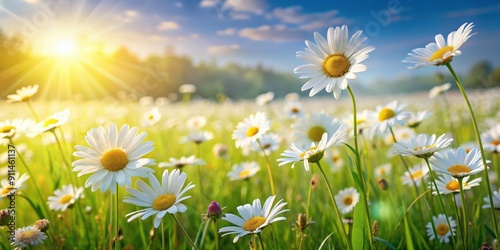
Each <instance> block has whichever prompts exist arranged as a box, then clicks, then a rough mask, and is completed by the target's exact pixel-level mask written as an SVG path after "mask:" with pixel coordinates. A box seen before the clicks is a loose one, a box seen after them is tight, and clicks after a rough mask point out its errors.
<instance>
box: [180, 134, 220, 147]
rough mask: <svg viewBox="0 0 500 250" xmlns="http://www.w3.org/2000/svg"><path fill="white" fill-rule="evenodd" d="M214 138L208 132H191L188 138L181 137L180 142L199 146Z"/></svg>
mask: <svg viewBox="0 0 500 250" xmlns="http://www.w3.org/2000/svg"><path fill="white" fill-rule="evenodd" d="M213 138H214V134H212V133H210V132H208V131H195V132H191V133H190V134H189V135H188V136H185V137H182V138H181V142H182V143H187V142H194V143H195V144H200V143H203V142H206V141H210V140H212V139H213Z"/></svg>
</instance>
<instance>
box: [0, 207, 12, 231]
mask: <svg viewBox="0 0 500 250" xmlns="http://www.w3.org/2000/svg"><path fill="white" fill-rule="evenodd" d="M9 220H10V213H9V210H7V209H2V210H0V227H2V226H7V225H8V224H9Z"/></svg>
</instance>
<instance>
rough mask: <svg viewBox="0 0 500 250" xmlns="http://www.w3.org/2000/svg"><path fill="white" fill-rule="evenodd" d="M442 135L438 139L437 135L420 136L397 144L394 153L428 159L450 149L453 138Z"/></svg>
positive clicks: (394, 146)
mask: <svg viewBox="0 0 500 250" xmlns="http://www.w3.org/2000/svg"><path fill="white" fill-rule="evenodd" d="M444 136H445V134H442V135H441V136H439V137H438V138H437V139H436V135H434V134H433V135H431V136H429V135H428V134H419V135H417V136H416V137H412V138H410V139H409V140H408V141H401V142H396V143H394V145H393V148H392V153H393V154H395V155H402V156H416V157H418V158H424V159H427V158H429V157H431V156H432V155H433V154H434V153H435V152H436V151H438V150H440V149H443V148H445V147H448V146H449V145H450V143H451V142H452V141H453V139H452V138H445V137H444Z"/></svg>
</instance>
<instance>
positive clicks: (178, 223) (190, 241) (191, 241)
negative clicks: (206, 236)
mask: <svg viewBox="0 0 500 250" xmlns="http://www.w3.org/2000/svg"><path fill="white" fill-rule="evenodd" d="M171 215H172V218H174V220H175V222H176V223H177V225H179V227H180V228H181V230H182V232H183V233H184V235H186V238H187V239H188V240H189V244H191V246H192V247H193V248H194V249H196V250H198V248H197V247H196V245H195V244H194V242H193V240H192V239H191V237H189V234H188V233H187V232H186V229H184V227H183V226H182V224H181V223H180V222H179V221H178V220H177V218H175V216H174V214H171Z"/></svg>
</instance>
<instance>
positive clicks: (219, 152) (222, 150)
mask: <svg viewBox="0 0 500 250" xmlns="http://www.w3.org/2000/svg"><path fill="white" fill-rule="evenodd" d="M212 152H213V154H214V156H215V157H216V158H225V157H226V156H227V147H226V145H224V144H222V143H218V144H215V145H214V147H213V149H212Z"/></svg>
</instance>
